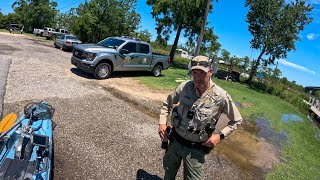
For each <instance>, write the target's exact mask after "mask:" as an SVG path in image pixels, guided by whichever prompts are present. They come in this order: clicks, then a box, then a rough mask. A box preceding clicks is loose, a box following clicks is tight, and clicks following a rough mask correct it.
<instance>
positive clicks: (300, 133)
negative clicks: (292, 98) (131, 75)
mask: <svg viewBox="0 0 320 180" xmlns="http://www.w3.org/2000/svg"><path fill="white" fill-rule="evenodd" d="M162 74H163V76H162V77H158V78H156V77H150V76H146V77H137V79H139V80H140V81H141V82H143V83H144V84H146V85H148V86H150V87H152V88H156V89H166V90H173V89H174V88H175V87H177V85H178V84H179V82H176V81H175V80H176V79H188V78H189V76H188V75H187V70H185V69H179V68H170V69H168V70H165V71H163V72H162ZM213 81H214V82H215V83H216V84H218V85H219V86H221V87H222V88H223V89H225V90H226V91H228V93H229V94H230V95H231V96H232V98H233V100H234V101H236V102H240V103H242V104H249V105H251V107H247V108H242V109H240V112H241V114H242V115H243V117H244V119H247V120H254V119H255V118H254V117H255V116H264V117H267V119H266V120H267V121H269V122H270V123H271V128H272V129H274V130H275V131H277V132H282V133H286V134H287V136H288V141H287V142H286V143H284V144H283V145H282V150H281V163H280V164H278V165H277V167H276V168H275V169H274V171H272V172H270V173H268V174H267V176H266V178H267V179H319V178H320V155H319V152H320V151H319V149H320V140H319V138H317V133H318V132H319V130H318V129H317V128H316V127H315V126H314V125H313V124H312V122H311V121H310V120H309V119H307V116H306V115H304V114H301V113H300V112H299V110H298V109H297V108H296V107H294V106H293V105H291V104H290V103H288V102H286V101H284V100H282V99H280V98H279V97H276V96H272V95H269V94H265V93H261V92H258V91H256V90H253V89H251V88H250V87H248V86H246V85H243V84H240V83H234V82H226V81H223V80H219V79H214V80H213ZM283 114H295V115H298V116H300V117H301V118H303V121H289V122H287V123H284V122H282V120H281V118H282V115H283Z"/></svg>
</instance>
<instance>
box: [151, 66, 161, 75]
mask: <svg viewBox="0 0 320 180" xmlns="http://www.w3.org/2000/svg"><path fill="white" fill-rule="evenodd" d="M161 70H162V67H161V66H160V65H156V66H155V67H154V68H153V70H152V73H153V76H154V77H159V76H160V74H161Z"/></svg>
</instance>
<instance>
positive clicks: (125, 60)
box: [124, 56, 131, 64]
mask: <svg viewBox="0 0 320 180" xmlns="http://www.w3.org/2000/svg"><path fill="white" fill-rule="evenodd" d="M130 61H131V58H130V57H129V56H127V57H126V58H124V63H126V64H128V63H130Z"/></svg>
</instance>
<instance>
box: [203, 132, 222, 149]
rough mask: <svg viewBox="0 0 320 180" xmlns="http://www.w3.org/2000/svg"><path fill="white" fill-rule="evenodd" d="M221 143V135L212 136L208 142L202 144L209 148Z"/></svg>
mask: <svg viewBox="0 0 320 180" xmlns="http://www.w3.org/2000/svg"><path fill="white" fill-rule="evenodd" d="M219 142H220V135H219V134H212V136H211V137H210V138H209V139H208V141H207V142H204V143H202V145H204V146H207V147H214V146H216V145H217V144H218V143H219Z"/></svg>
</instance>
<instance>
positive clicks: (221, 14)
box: [0, 0, 320, 86]
mask: <svg viewBox="0 0 320 180" xmlns="http://www.w3.org/2000/svg"><path fill="white" fill-rule="evenodd" d="M84 1H85V0H56V2H58V9H59V10H60V12H66V11H68V10H69V9H70V8H72V7H77V6H78V5H79V4H80V3H81V2H84ZM289 1H292V0H286V2H289ZM13 2H14V0H0V9H1V12H2V13H4V14H8V13H10V12H13V10H12V8H11V4H12V3H13ZM244 2H245V0H228V1H227V0H219V2H215V1H214V8H213V11H212V12H211V13H210V14H209V16H208V20H207V21H208V23H209V24H208V27H212V26H213V27H214V33H215V34H216V35H217V36H218V37H219V39H218V41H219V43H220V44H221V45H222V47H221V48H222V49H226V50H227V51H229V52H230V53H231V56H234V55H235V56H239V57H244V56H248V57H249V58H250V59H251V60H252V59H254V58H256V57H257V56H258V55H259V50H253V49H251V48H250V40H251V39H252V35H251V34H250V32H249V31H248V23H247V22H246V21H245V18H246V14H247V12H248V8H245V7H244ZM307 2H308V3H310V4H311V6H312V7H313V8H314V9H313V11H312V13H311V17H313V18H314V20H313V22H312V23H310V24H309V25H307V26H306V27H305V29H304V31H302V32H300V34H299V37H300V38H301V41H298V42H296V43H295V45H296V51H291V52H289V53H288V56H287V58H285V59H277V60H276V61H275V62H278V68H279V69H280V71H281V72H282V77H286V78H287V79H288V80H289V81H296V83H297V84H300V85H303V86H320V61H319V60H318V59H320V58H319V57H318V55H320V0H307ZM151 11H152V9H151V7H150V6H148V5H146V0H138V3H137V12H138V13H139V14H140V15H141V23H140V29H141V30H142V29H147V30H148V31H149V32H150V33H151V34H152V40H154V39H155V38H156V36H157V34H156V30H155V28H156V22H155V20H154V19H153V18H152V16H151V14H150V13H151ZM174 37H175V32H174V33H172V35H171V38H170V40H169V43H172V42H173V40H174ZM186 40H187V38H185V37H184V36H183V33H182V35H181V36H180V39H179V44H184V43H185V42H186ZM191 53H192V52H191ZM271 67H272V68H274V66H271Z"/></svg>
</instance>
